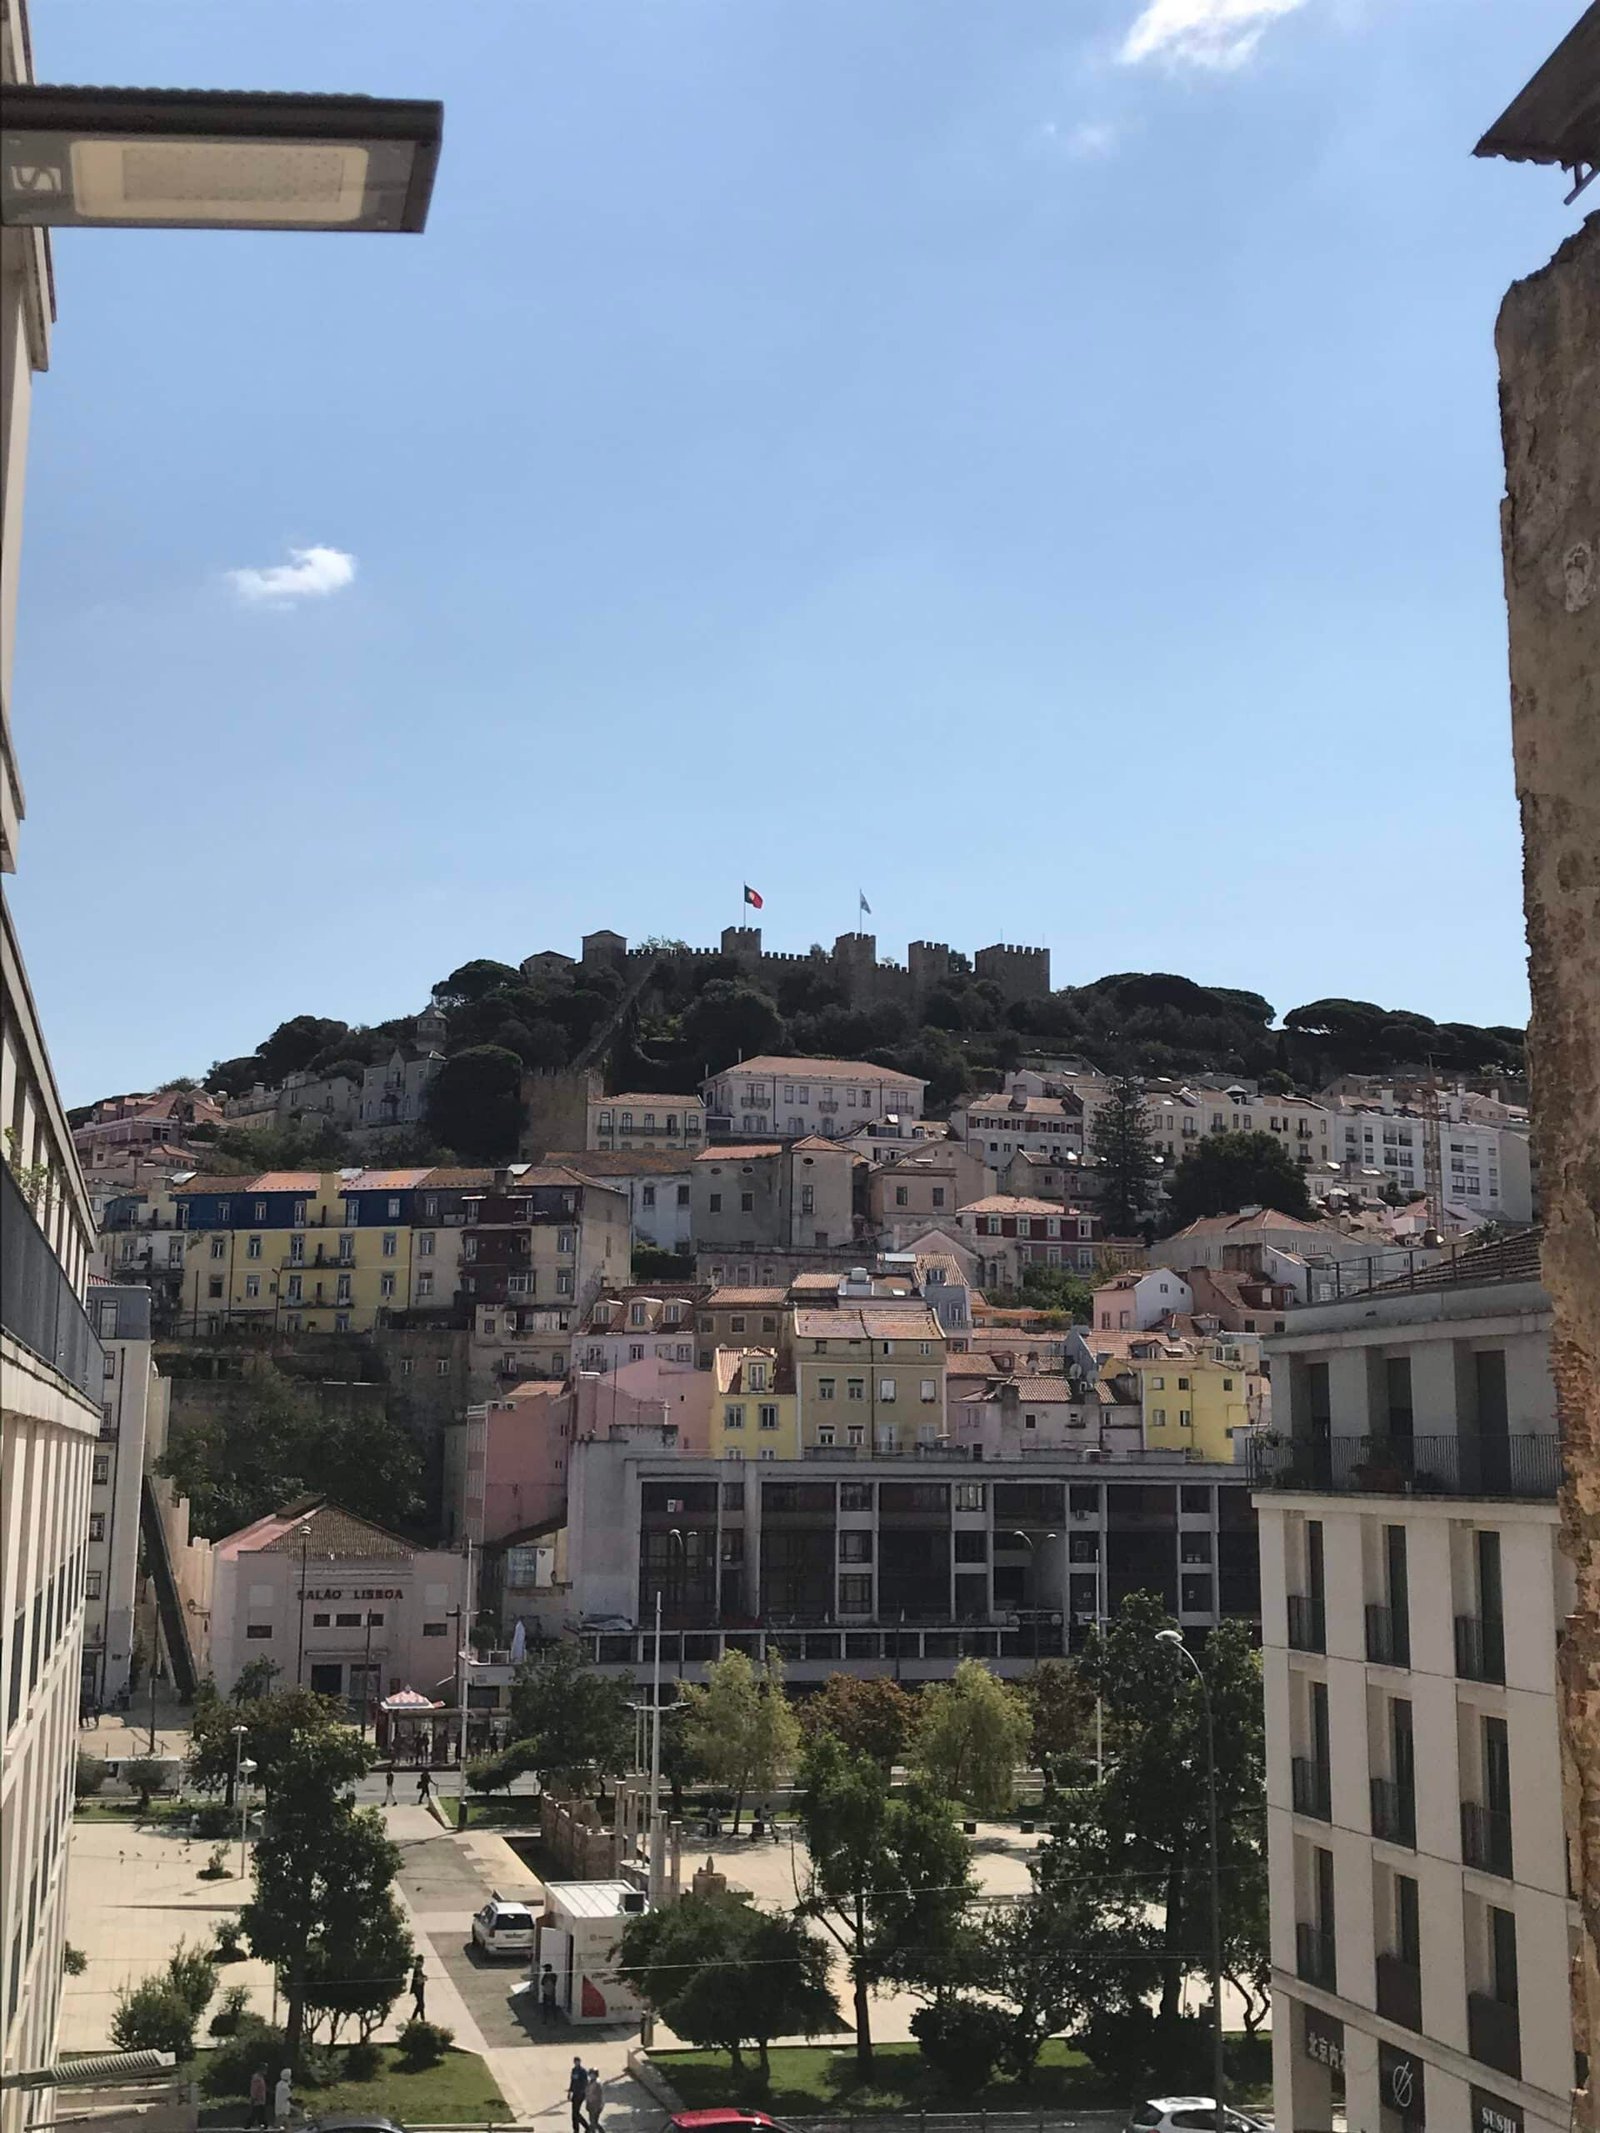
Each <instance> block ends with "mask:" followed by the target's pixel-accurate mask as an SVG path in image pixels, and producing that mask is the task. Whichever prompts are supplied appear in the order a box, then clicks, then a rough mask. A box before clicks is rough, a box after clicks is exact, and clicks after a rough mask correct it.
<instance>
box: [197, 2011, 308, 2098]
mask: <svg viewBox="0 0 1600 2133" xmlns="http://www.w3.org/2000/svg"><path fill="white" fill-rule="evenodd" d="M285 2048H286V2047H285V2043H284V2035H283V2031H282V2030H281V2029H274V2028H272V2026H271V2025H270V2024H269V2023H267V2022H263V2021H262V2019H261V2017H260V2015H256V2014H244V2015H241V2016H240V2017H239V2026H238V2028H237V2029H236V2030H235V2031H234V2033H233V2035H232V2036H231V2037H225V2038H224V2039H223V2041H222V2042H221V2043H220V2044H219V2045H218V2046H217V2048H216V2050H215V2051H213V2052H207V2053H206V2057H205V2067H204V2070H203V2072H202V2073H201V2076H200V2086H201V2088H202V2089H203V2090H204V2091H205V2093H206V2094H207V2095H208V2096H248V2095H249V2093H250V2076H251V2075H252V2074H253V2073H254V2072H255V2070H256V2068H257V2067H258V2066H261V2067H265V2068H266V2072H267V2080H268V2083H269V2084H270V2083H271V2082H273V2081H275V2080H276V2079H277V2078H278V2069H279V2067H280V2066H283V2065H285V2064H286V2063H287V2062H286V2061H285V2059H284V2051H285Z"/></svg>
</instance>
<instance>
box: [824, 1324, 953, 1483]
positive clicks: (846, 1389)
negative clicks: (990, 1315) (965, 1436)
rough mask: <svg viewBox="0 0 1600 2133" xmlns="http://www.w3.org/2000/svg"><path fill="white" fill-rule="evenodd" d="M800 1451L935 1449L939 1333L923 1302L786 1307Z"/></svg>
mask: <svg viewBox="0 0 1600 2133" xmlns="http://www.w3.org/2000/svg"><path fill="white" fill-rule="evenodd" d="M791 1324H792V1334H791V1340H792V1346H793V1352H794V1373H795V1390H796V1392H797V1394H798V1400H799V1424H800V1443H801V1447H802V1449H803V1450H805V1451H807V1452H811V1451H817V1452H824V1453H825V1452H829V1451H844V1452H847V1453H848V1452H851V1451H854V1452H868V1451H876V1452H885V1453H897V1452H913V1451H916V1450H918V1449H919V1448H920V1449H922V1450H924V1451H928V1450H933V1449H935V1448H936V1447H937V1446H938V1444H939V1442H940V1440H941V1439H942V1437H943V1436H944V1433H945V1411H944V1398H945V1333H944V1328H943V1326H942V1325H941V1324H940V1323H939V1319H938V1317H937V1315H936V1314H935V1313H934V1312H933V1311H932V1310H931V1309H930V1308H929V1306H928V1305H927V1304H925V1303H921V1302H909V1301H908V1302H905V1303H863V1304H846V1303H844V1302H842V1301H841V1302H839V1303H837V1304H834V1305H832V1306H831V1307H824V1308H822V1309H810V1308H801V1309H797V1310H796V1311H795V1312H794V1313H793V1314H792V1320H791Z"/></svg>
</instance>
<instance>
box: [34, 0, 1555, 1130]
mask: <svg viewBox="0 0 1600 2133" xmlns="http://www.w3.org/2000/svg"><path fill="white" fill-rule="evenodd" d="M1577 12H1578V0H456V4H455V5H452V6H448V7H442V6H440V5H439V4H438V0H428V4H426V5H422V4H419V0H338V5H336V6H329V5H327V4H326V0H143V4H141V5H140V6H138V7H129V6H128V5H127V0H34V4H33V44H34V54H35V62H36V69H37V73H38V75H39V78H40V79H42V80H57V81H69V82H74V81H75V82H84V81H101V82H112V83H137V84H162V85H176V86H185V87H220V86H227V87H252V88H272V89H307V90H309V89H318V90H345V91H349V90H357V91H365V92H369V93H374V94H388V95H406V96H430V97H439V98H442V100H443V102H444V105H445V139H444V150H443V156H442V160H441V164H440V170H439V178H438V183H437V187H436V190H435V193H434V199H433V207H432V212H431V216H430V220H429V225H428V228H427V231H426V233H425V234H424V235H422V236H420V237H374V236H332V235H286V234H275V233H254V234H247V235H241V234H237V233H210V234H197V233H192V232H174V231H165V232H150V233H144V232H102V231H66V232H60V233H58V234H57V237H56V240H55V274H56V283H57V291H58V301H59V309H60V317H59V322H58V325H57V328H56V334H55V341H54V347H53V352H52V357H51V364H50V369H49V372H48V373H47V374H46V375H44V376H42V377H40V378H39V379H37V380H36V389H35V399H34V411H33V429H32V443H31V457H30V463H29V474H28V491H27V504H26V545H25V550H24V555H23V560H22V608H21V618H20V623H19V631H18V642H17V655H16V677H15V684H14V692H13V711H12V723H13V728H14V733H15V738H16V744H17V748H18V752H19V757H20V763H21V769H22V775H23V779H24V784H25V787H26V792H27V802H28V818H27V822H26V824H25V827H24V832H23V840H22V847H21V861H20V871H19V873H18V875H17V876H16V877H15V879H14V880H13V881H12V882H11V883H9V884H8V892H9V893H10V894H11V895H12V897H13V904H14V909H15V911H16V913H17V919H18V925H19V928H20V931H21V936H22V941H23V946H24V952H25V954H26V956H27V959H28V965H29V969H30V973H31V977H32V981H33V985H34V989H35V992H36V994H37V996H38V999H39V1004H40V1009H41V1013H42V1016H43V1020H44V1026H45V1030H46V1033H47V1036H48V1038H49V1041H50V1044H51V1048H52V1051H53V1055H54V1058H55V1062H56V1067H57V1072H58V1075H59V1078H60V1080H61V1083H62V1086H63V1090H64V1092H65V1094H66V1097H67V1099H68V1101H69V1102H82V1101H85V1100H87V1099H88V1098H90V1097H92V1096H95V1095H98V1094H103V1093H105V1092H107V1091H109V1090H112V1089H123V1088H131V1087H145V1086H150V1085H152V1084H154V1083H155V1082H157V1081H159V1080H162V1079H164V1078H166V1077H168V1076H171V1075H175V1074H179V1073H184V1072H201V1071H204V1069H205V1068H206V1067H207V1066H208V1065H209V1064H210V1062H211V1061H212V1060H213V1059H217V1058H225V1057H228V1056H231V1055H233V1054H237V1053H240V1052H245V1051H249V1050H250V1049H252V1048H253V1047H254V1045H255V1044H256V1043H257V1041H258V1040H259V1039H260V1038H261V1037H263V1036H264V1035H265V1034H266V1033H267V1032H268V1031H269V1030H270V1029H272V1028H273V1027H274V1026H275V1025H276V1024H277V1023H278V1022H280V1021H281V1020H283V1019H284V1018H285V1017H287V1016H289V1015H292V1014H296V1013H301V1012H310V1013H317V1014H324V1015H338V1016H341V1017H343V1018H344V1019H345V1020H347V1021H352V1022H354V1021H362V1020H376V1019H379V1018H381V1017H385V1016H389V1015H394V1014H400V1013H405V1012H414V1011H416V1010H417V1009H419V1008H420V1007H421V1006H422V1005H423V1003H424V1002H425V1000H426V998H427V994H428V990H429V987H430V986H431V985H432V984H434V983H435V982H436V981H437V980H438V979H440V978H442V977H443V976H444V975H445V974H446V973H447V972H448V971H450V970H452V969H453V968H455V967H456V965H457V964H459V963H461V962H463V961H465V960H466V959H468V958H469V957H473V956H494V957H499V958H502V959H504V960H507V961H511V962H516V961H518V960H520V959H521V958H522V957H523V956H526V955H528V954H530V953H532V952H533V951H534V950H536V949H541V948H545V947H557V948H561V949H564V950H566V951H568V952H569V953H574V952H576V950H577V947H578V941H579V937H580V935H582V934H583V933H584V932H588V931H593V930H595V929H597V928H600V927H613V928H615V929H616V930H617V931H619V932H622V933H625V934H627V935H628V936H629V937H630V938H634V939H637V938H641V937H643V936H645V935H649V934H665V935H670V936H676V937H681V938H683V939H686V940H689V941H691V942H694V943H697V944H698V943H707V942H711V941H714V940H715V938H716V936H717V934H718V933H719V932H720V930H721V928H722V927H723V926H725V925H728V924H731V923H734V922H735V921H737V920H738V919H739V918H740V916H741V907H740V897H741V890H742V886H743V884H744V883H746V882H748V883H750V884H751V885H752V886H753V887H755V888H756V889H758V890H759V892H760V893H761V894H762V896H763V897H764V899H765V907H764V910H763V911H762V913H761V922H762V924H763V926H764V929H765V935H766V941H767V945H768V946H770V947H775V948H778V949H783V950H798V951H804V950H805V949H806V948H807V947H809V946H810V944H811V943H812V942H813V941H823V942H831V941H832V940H833V938H834V936H835V934H837V933H839V932H841V931H844V930H846V929H847V928H849V927H851V926H853V925H855V924H856V923H857V912H858V897H859V896H860V895H862V894H863V893H864V894H865V896H866V898H867V899H868V901H869V902H870V904H871V907H872V917H871V919H870V920H862V921H860V923H861V924H862V925H863V926H870V927H871V928H872V929H873V930H875V931H876V933H877V936H878V941H879V952H880V954H890V955H893V956H895V957H897V958H900V957H903V956H904V953H905V946H906V943H907V941H908V940H911V939H927V940H937V941H945V942H948V943H950V944H951V945H952V946H954V947H958V948H961V949H964V950H968V951H970V950H971V949H973V948H975V947H979V946H982V945H985V944H986V943H988V942H991V941H1020V942H1042V943H1045V944H1047V945H1048V946H1049V947H1050V949H1051V952H1052V958H1053V972H1054V981H1055V983H1057V984H1058V985H1059V984H1066V983H1076V982H1083V981H1087V980H1089V979H1092V978H1094V977H1097V976H1100V975H1101V974H1103V973H1106V972H1109V971H1118V970H1174V971H1181V972H1183V973H1185V974H1187V975H1189V976H1191V977H1194V978H1197V979H1200V980H1201V981H1203V982H1211V983H1217V984H1230V985H1236V986H1244V987H1249V988H1251V989H1254V990H1257V991H1260V992H1263V993H1265V994H1266V996H1267V997H1268V998H1269V999H1270V1000H1271V1001H1273V1002H1274V1004H1275V1005H1276V1007H1277V1008H1278V1009H1279V1011H1280V1012H1281V1011H1282V1010H1284V1009H1286V1008H1288V1007H1292V1006H1294V1005H1297V1004H1299V1003H1301V1002H1304V1001H1307V1000H1311V999H1315V998H1318V997H1321V996H1324V995H1327V994H1343V995H1347V996H1352V997H1358V998H1364V999H1373V1000H1377V1001H1379V1002H1380V1003H1382V1004H1384V1005H1388V1006H1394V1007H1404V1008H1409V1009H1413V1010H1418V1011H1421V1012H1423V1013H1427V1014H1431V1015H1434V1016H1436V1017H1438V1018H1440V1019H1461V1020H1467V1021H1481V1022H1491V1023H1492V1022H1511V1023H1515V1022H1520V1021H1521V1020H1523V1019H1525V1016H1526V1012H1527V996H1526V981H1525V957H1524V943H1523V936H1522V919H1521V903H1520V883H1519V851H1518V841H1517V819H1516V808H1515V800H1514V794H1513V789H1512V774H1511V761H1510V743H1509V730H1508V714H1507V691H1506V669H1505V637H1504V607H1503V601H1502V596H1501V584H1500V563H1499V539H1498V500H1499V496H1500V492H1501V487H1502V479H1501V467H1500V457H1499V436H1498V426H1497V414H1496V398H1495V392H1496V384H1495V366H1494V353H1493V326H1494V317H1495V312H1496V309H1497V306H1498V304H1499V301H1500V298H1501V296H1502V294H1503V292H1504V290H1505V288H1506V286H1507V284H1508V283H1509V282H1510V281H1511V280H1512V279H1514V278H1515V277H1517V276H1518V275H1521V274H1525V273H1528V272H1530V271H1532V270H1533V269H1535V268H1537V267H1538V266H1540V265H1542V264H1543V262H1544V261H1545V260H1546V259H1547V258H1548V257H1549V255H1550V253H1551V252H1552V251H1553V250H1554V249H1555V247H1556V246H1557V244H1558V243H1559V242H1560V241H1561V240H1562V238H1563V237H1564V236H1565V235H1567V234H1568V233H1569V232H1570V231H1571V230H1572V229H1573V228H1575V227H1576V226H1577V222H1578V219H1579V214H1580V210H1579V209H1578V208H1577V207H1573V208H1567V207H1564V206H1563V205H1562V193H1563V191H1564V190H1565V186H1564V184H1563V182H1562V180H1561V176H1560V173H1558V172H1553V171H1548V170H1541V169H1537V168H1532V167H1521V166H1512V165H1507V164H1503V163H1497V162H1481V161H1476V160H1474V159H1473V158H1472V157H1471V155H1470V149H1471V146H1472V144H1473V142H1474V141H1475V140H1476V139H1477V137H1478V135H1479V134H1480V133H1481V132H1482V131H1483V129H1484V128H1485V127H1486V126H1487V125H1488V124H1489V122H1490V121H1491V120H1492V119H1494V118H1495V117H1496V116H1497V115H1498V114H1499V112H1500V111H1501V110H1502V109H1503V107H1504V106H1505V104H1506V103H1507V102H1508V101H1509V100H1510V97H1511V96H1512V94H1513V93H1514V92H1515V90H1516V89H1517V88H1518V87H1520V86H1521V84H1522V83H1523V82H1524V81H1525V80H1526V79H1527V77H1528V75H1529V74H1530V73H1531V72H1532V71H1533V69H1534V67H1535V66H1536V65H1537V64H1538V63H1539V61H1540V60H1541V59H1542V58H1543V57H1544V56H1545V55H1546V53H1547V52H1548V51H1549V50H1550V49H1551V48H1552V46H1553V45H1554V44H1555V43H1556V41H1557V40H1558V38H1559V37H1560V36H1561V35H1562V34H1564V32H1565V31H1566V30H1567V29H1568V28H1569V27H1570V26H1571V23H1572V21H1573V20H1574V19H1575V16H1576V14H1577Z"/></svg>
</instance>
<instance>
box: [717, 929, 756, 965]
mask: <svg viewBox="0 0 1600 2133" xmlns="http://www.w3.org/2000/svg"><path fill="white" fill-rule="evenodd" d="M722 952H723V954H724V955H731V956H735V957H737V958H738V960H739V961H740V962H741V963H759V962H760V960H761V928H760V927H759V926H724V927H723V929H722Z"/></svg>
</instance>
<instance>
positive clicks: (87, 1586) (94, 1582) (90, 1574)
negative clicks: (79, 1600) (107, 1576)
mask: <svg viewBox="0 0 1600 2133" xmlns="http://www.w3.org/2000/svg"><path fill="white" fill-rule="evenodd" d="M100 1576H101V1573H100V1572H99V1571H98V1570H86V1571H85V1572H84V1573H83V1596H84V1598H85V1599H86V1600H98V1599H99V1597H100Z"/></svg>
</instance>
